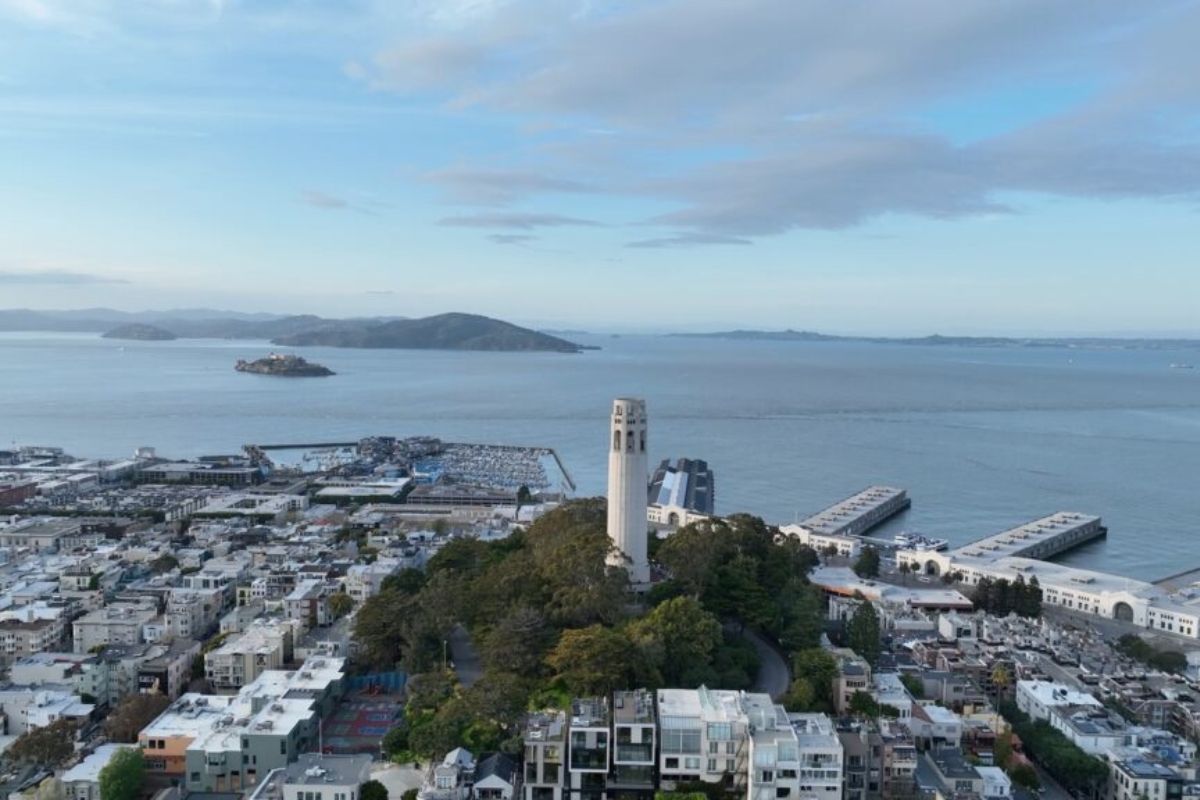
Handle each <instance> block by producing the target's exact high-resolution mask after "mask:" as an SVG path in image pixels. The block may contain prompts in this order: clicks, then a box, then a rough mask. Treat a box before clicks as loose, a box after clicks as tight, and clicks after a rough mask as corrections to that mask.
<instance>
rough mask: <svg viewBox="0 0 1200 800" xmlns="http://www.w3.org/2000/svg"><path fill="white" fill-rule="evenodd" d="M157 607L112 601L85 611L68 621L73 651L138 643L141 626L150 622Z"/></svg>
mask: <svg viewBox="0 0 1200 800" xmlns="http://www.w3.org/2000/svg"><path fill="white" fill-rule="evenodd" d="M157 616H158V607H157V605H155V604H154V603H153V602H142V603H137V604H134V603H119V604H117V603H114V604H113V605H111V606H108V607H106V608H102V609H99V610H97V611H92V612H91V613H89V614H85V615H84V616H82V617H80V618H79V619H77V620H75V621H74V622H73V623H71V628H72V631H73V633H74V647H73V649H74V651H75V652H76V653H90V652H92V651H94V650H96V649H97V648H99V647H100V646H102V645H109V644H139V643H141V642H142V641H143V638H142V635H143V634H142V627H143V626H144V625H146V624H148V623H151V622H153V621H154V619H155V617H157Z"/></svg>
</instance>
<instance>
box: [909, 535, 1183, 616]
mask: <svg viewBox="0 0 1200 800" xmlns="http://www.w3.org/2000/svg"><path fill="white" fill-rule="evenodd" d="M1106 534H1107V529H1106V528H1105V527H1104V525H1103V523H1102V522H1101V519H1100V517H1097V516H1093V515H1090V514H1081V513H1077V512H1069V511H1060V512H1058V513H1056V514H1052V515H1050V516H1048V517H1043V518H1041V519H1037V520H1034V521H1032V522H1028V523H1025V524H1024V525H1019V526H1017V527H1016V528H1012V529H1010V530H1007V531H1003V532H1001V533H997V534H994V535H992V536H988V537H986V538H984V539H980V540H979V541H976V542H973V543H971V544H968V545H965V546H963V547H959V548H956V549H954V550H951V551H949V552H945V553H938V552H931V551H917V550H900V551H899V552H897V554H896V562H897V566H903V565H904V564H908V565H909V568H910V569H912V570H913V571H915V572H918V573H920V574H923V575H930V576H938V575H948V574H955V575H956V577H957V578H958V580H959V582H961V583H964V584H967V585H976V584H978V583H979V581H980V580H982V579H983V578H992V579H1001V578H1003V579H1005V580H1008V581H1016V580H1017V579H1018V578H1020V579H1022V580H1024V581H1025V582H1026V583H1029V582H1032V581H1033V580H1034V579H1036V580H1037V583H1038V586H1039V587H1040V588H1041V590H1042V601H1043V602H1044V603H1045V604H1047V605H1053V606H1059V607H1062V608H1065V609H1068V610H1071V611H1076V612H1079V613H1083V614H1091V615H1094V616H1098V617H1104V618H1108V619H1116V620H1120V621H1123V622H1130V623H1133V624H1135V625H1141V626H1143V627H1146V628H1150V629H1153V630H1158V631H1165V632H1167V633H1172V634H1177V635H1181V636H1185V637H1189V638H1193V639H1196V638H1200V591H1197V589H1196V587H1193V588H1192V589H1189V590H1185V591H1184V592H1181V593H1179V594H1169V593H1168V592H1166V591H1164V590H1163V589H1161V588H1159V587H1157V586H1154V585H1153V584H1150V583H1145V582H1143V581H1137V580H1132V579H1130V578H1125V577H1122V576H1119V575H1112V574H1109V573H1105V572H1096V571H1093V570H1085V569H1077V568H1074V567H1068V566H1064V565H1062V564H1055V563H1053V562H1050V561H1045V560H1043V559H1047V558H1052V557H1054V556H1056V555H1059V554H1061V553H1063V552H1066V551H1067V550H1069V549H1071V548H1073V547H1076V546H1078V545H1080V544H1083V543H1085V542H1089V541H1092V540H1094V539H1098V538H1100V537H1102V536H1105V535H1106Z"/></svg>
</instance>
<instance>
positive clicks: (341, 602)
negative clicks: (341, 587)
mask: <svg viewBox="0 0 1200 800" xmlns="http://www.w3.org/2000/svg"><path fill="white" fill-rule="evenodd" d="M328 603H329V613H330V614H332V615H333V616H334V618H335V619H336V618H338V617H344V616H346V615H347V614H349V613H350V612H351V611H352V610H353V609H354V598H353V597H351V596H350V595H348V594H346V593H345V592H337V593H335V594H333V595H330V597H329V600H328Z"/></svg>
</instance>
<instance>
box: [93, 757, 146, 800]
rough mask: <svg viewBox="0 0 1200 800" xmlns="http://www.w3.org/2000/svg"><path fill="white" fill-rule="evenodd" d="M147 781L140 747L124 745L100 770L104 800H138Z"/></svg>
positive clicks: (101, 790) (101, 792) (101, 791)
mask: <svg viewBox="0 0 1200 800" xmlns="http://www.w3.org/2000/svg"><path fill="white" fill-rule="evenodd" d="M145 781H146V765H145V762H144V761H143V760H142V749H141V748H140V747H122V748H121V749H120V750H118V751H116V752H115V753H113V755H112V758H110V759H109V760H108V763H107V764H105V765H104V769H102V770H100V796H101V797H103V798H104V800H138V798H139V797H141V795H142V786H143V784H144V783H145Z"/></svg>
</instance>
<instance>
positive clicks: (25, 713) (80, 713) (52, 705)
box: [0, 684, 96, 736]
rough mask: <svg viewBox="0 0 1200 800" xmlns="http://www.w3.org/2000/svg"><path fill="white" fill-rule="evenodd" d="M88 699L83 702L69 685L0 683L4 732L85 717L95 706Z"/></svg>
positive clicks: (0, 708)
mask: <svg viewBox="0 0 1200 800" xmlns="http://www.w3.org/2000/svg"><path fill="white" fill-rule="evenodd" d="M95 708H96V707H95V706H94V705H92V704H91V703H82V702H80V700H79V697H77V696H76V695H75V694H74V693H72V692H71V691H69V690H68V687H65V686H61V687H55V686H51V685H49V684H47V685H44V686H17V685H15V684H8V685H7V686H4V687H0V710H2V711H3V712H4V719H5V723H6V725H7V731H6V733H7V734H8V735H10V736H20V735H21V734H22V733H25V732H26V731H30V730H33V729H35V728H44V727H45V726H47V725H49V724H50V723H51V722H54V721H55V720H58V719H64V718H65V719H74V720H79V721H83V720H86V719H87V718H88V717H89V716H90V715H91V713H92V711H93V710H95Z"/></svg>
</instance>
